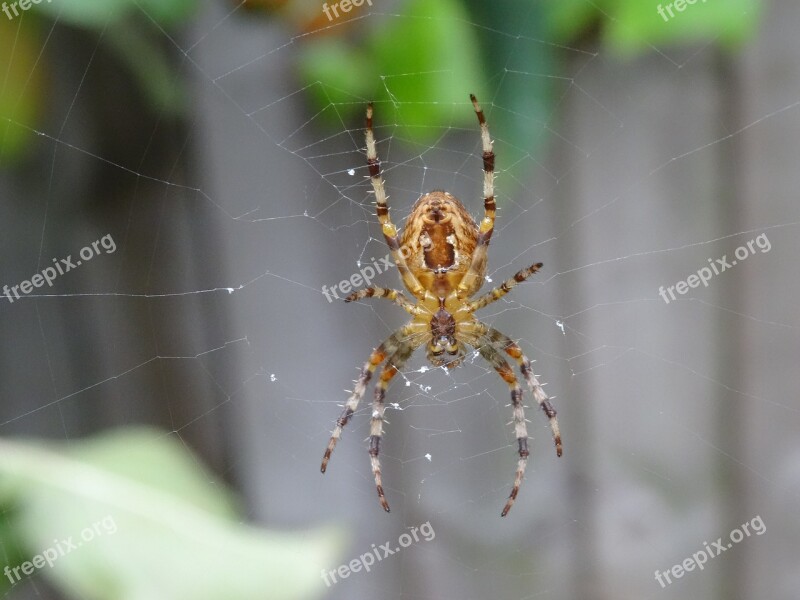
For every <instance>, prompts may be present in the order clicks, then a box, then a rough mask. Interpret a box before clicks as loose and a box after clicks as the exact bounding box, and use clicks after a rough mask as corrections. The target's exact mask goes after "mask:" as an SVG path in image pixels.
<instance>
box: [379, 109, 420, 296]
mask: <svg viewBox="0 0 800 600" xmlns="http://www.w3.org/2000/svg"><path fill="white" fill-rule="evenodd" d="M372 109H373V107H372V102H370V103H369V104H367V129H366V141H367V166H368V167H369V178H370V181H371V182H372V189H373V190H374V192H375V205H376V209H377V210H376V212H377V214H378V221H379V222H380V224H381V229H382V230H383V237H384V238H385V239H386V244H387V245H388V246H389V250H391V252H392V258H394V264H395V266H396V267H397V270H398V271H399V272H400V277H401V278H402V280H403V285H405V286H406V288H408V291H409V292H411V293H412V294H413V295H414V296H415V297H416V298H419V299H423V298H425V297H426V296H428V295H429V294H428V293H427V292H426V290H425V288H424V287H423V285H422V284H421V283H420V282H419V280H418V279H417V278H416V276H415V275H414V274H413V273H412V272H411V270H410V269H409V268H408V265H407V264H406V260H405V258H404V257H403V254H402V253H401V252H400V238H399V236H398V235H397V227H395V225H394V223H392V219H391V217H390V216H389V205H388V203H387V199H388V198H387V196H386V189H385V188H384V187H383V178H382V177H381V162H380V160H379V159H378V150H377V148H376V146H375V133H374V132H373V130H372Z"/></svg>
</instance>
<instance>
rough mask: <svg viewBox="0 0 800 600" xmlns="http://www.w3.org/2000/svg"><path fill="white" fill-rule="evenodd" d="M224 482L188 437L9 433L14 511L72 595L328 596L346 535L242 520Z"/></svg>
mask: <svg viewBox="0 0 800 600" xmlns="http://www.w3.org/2000/svg"><path fill="white" fill-rule="evenodd" d="M213 481H214V477H213V476H212V475H211V474H210V473H208V472H206V471H205V470H204V469H202V468H200V467H199V466H198V463H197V459H196V458H195V457H192V456H191V455H190V454H188V452H187V451H186V450H185V449H184V447H183V445H182V444H180V443H179V442H178V441H177V438H175V437H174V436H167V435H165V434H161V433H159V432H154V431H150V430H134V431H122V432H116V433H111V434H107V435H105V436H102V437H100V438H97V439H94V440H88V441H84V442H77V443H72V444H70V445H69V446H64V447H58V446H53V447H48V446H44V445H41V444H33V443H18V442H9V441H0V489H3V490H5V494H6V496H9V495H10V496H11V498H12V500H13V503H14V506H15V508H16V511H17V513H16V516H14V515H10V514H9V513H5V514H4V518H5V519H8V520H9V521H10V522H11V523H12V526H13V529H14V532H15V534H16V536H17V537H18V538H19V539H20V540H22V541H23V543H24V545H25V547H26V549H27V550H28V551H29V552H30V553H31V555H37V554H41V555H43V556H47V554H45V553H46V552H47V551H48V550H49V551H50V552H49V555H50V556H51V558H52V556H53V553H54V552H56V553H58V556H57V557H56V558H55V559H53V560H51V563H52V566H47V565H45V566H43V567H42V568H41V569H39V571H40V572H41V575H43V576H45V577H47V578H48V579H50V580H51V581H52V582H53V583H54V584H55V585H56V586H57V587H59V588H60V589H62V590H64V591H65V592H66V593H67V595H68V596H69V597H72V598H76V599H81V600H86V599H90V600H101V599H103V600H105V599H108V600H111V599H113V600H145V599H152V598H159V599H161V600H185V599H192V600H219V599H220V598H225V599H226V600H256V599H258V600H263V599H264V598H280V599H282V600H294V599H296V600H301V599H307V598H313V597H318V595H319V593H320V592H321V591H322V590H323V589H324V587H325V586H324V582H323V581H322V579H321V577H320V572H321V570H322V569H323V568H332V566H333V565H335V564H336V562H337V561H336V558H335V551H336V549H337V548H338V546H339V545H340V538H339V536H338V535H337V534H335V533H334V532H332V531H310V532H303V533H301V534H300V533H296V534H292V533H275V532H266V531H263V530H260V529H258V528H256V527H252V526H249V525H246V524H243V523H241V522H240V521H239V519H237V518H236V516H235V514H236V512H235V508H236V502H235V501H234V500H233V498H232V496H231V494H230V493H229V492H228V491H226V490H225V489H224V488H223V487H222V486H221V484H219V483H216V484H215V483H213ZM9 490H10V491H9ZM70 538H72V540H71V541H72V542H73V543H74V544H75V545H76V547H75V548H74V549H69V544H67V543H66V542H65V540H68V539H70ZM65 549H66V552H65V551H64V550H65Z"/></svg>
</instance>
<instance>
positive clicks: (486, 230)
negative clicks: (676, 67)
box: [456, 94, 497, 298]
mask: <svg viewBox="0 0 800 600" xmlns="http://www.w3.org/2000/svg"><path fill="white" fill-rule="evenodd" d="M470 99H471V100H472V106H473V107H474V109H475V114H476V115H477V116H478V123H479V124H480V126H481V145H482V147H483V219H482V220H481V225H480V230H479V233H478V240H477V242H478V243H477V245H476V246H475V251H474V252H473V254H472V261H471V262H470V265H469V270H468V271H467V272H466V273H465V274H464V277H463V278H462V279H461V282H460V283H459V284H458V288H457V289H456V294H457V296H458V297H460V298H468V297H470V296H472V295H473V294H474V293H475V292H477V291H478V290H479V289H481V286H482V285H483V274H484V273H485V272H486V261H487V257H488V254H489V240H491V238H492V233H493V232H494V217H495V213H496V212H497V204H496V202H495V198H494V159H495V154H494V143H493V142H492V138H491V137H490V136H489V125H488V124H487V123H486V117H484V115H483V109H482V108H481V107H480V104H478V100H477V99H476V98H475V96H474V95H472V94H470Z"/></svg>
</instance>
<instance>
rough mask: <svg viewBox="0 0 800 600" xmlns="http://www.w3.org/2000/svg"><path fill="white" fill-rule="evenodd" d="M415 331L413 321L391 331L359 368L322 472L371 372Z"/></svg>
mask: <svg viewBox="0 0 800 600" xmlns="http://www.w3.org/2000/svg"><path fill="white" fill-rule="evenodd" d="M416 333H419V325H418V324H416V323H413V322H412V323H409V324H408V325H405V326H404V327H401V328H400V329H398V330H397V331H395V332H394V333H392V335H390V336H389V337H388V338H386V340H385V341H384V342H383V343H382V344H381V345H380V346H378V347H377V348H375V350H373V351H372V354H370V355H369V359H368V360H367V362H366V363H364V366H363V367H362V368H361V374H360V375H359V377H358V381H356V386H355V387H354V388H353V392H352V394H351V395H350V397H349V398H348V399H347V402H346V403H345V405H344V409H343V410H342V414H341V415H340V416H339V418H338V419H337V420H336V427H335V428H334V430H333V433H332V434H331V439H330V441H329V442H328V447H327V448H326V449H325V455H324V456H323V457H322V466H321V467H320V471H322V472H323V473H324V472H325V470H326V469H327V468H328V461H329V460H330V458H331V454H332V453H333V449H334V448H335V447H336V442H338V441H339V438H340V437H341V436H342V430H343V429H344V427H345V425H347V422H348V421H349V420H350V417H351V416H352V415H353V413H354V412H355V411H356V409H357V408H358V403H359V402H361V398H363V397H364V392H365V391H366V389H367V384H368V383H369V380H370V379H371V378H372V374H373V373H374V372H375V369H377V368H378V365H380V364H381V363H382V362H383V361H384V360H385V359H386V357H387V356H391V355H393V354H394V353H395V352H397V349H398V348H400V347H401V346H403V345H404V344H406V343H407V342H406V340H407V338H408V337H409V336H411V335H414V334H416Z"/></svg>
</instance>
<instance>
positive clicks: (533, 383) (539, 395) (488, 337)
mask: <svg viewBox="0 0 800 600" xmlns="http://www.w3.org/2000/svg"><path fill="white" fill-rule="evenodd" d="M473 330H474V332H475V333H476V334H477V335H478V339H480V340H481V341H482V342H483V343H485V344H486V345H494V346H496V347H498V348H500V349H501V350H503V352H505V353H506V354H508V355H509V356H510V357H511V358H513V359H514V360H515V361H516V362H517V364H518V365H519V370H520V372H521V373H522V376H523V377H525V381H526V382H527V383H528V388H529V389H530V391H531V395H533V397H534V398H535V399H536V402H537V403H538V405H539V408H541V409H542V412H544V414H545V415H546V416H547V418H548V420H549V421H550V431H552V432H553V442H554V443H555V446H556V454H557V455H558V456H561V430H560V429H559V427H558V419H557V418H556V409H555V408H553V405H552V404H551V403H550V398H549V397H548V396H547V393H545V391H544V388H543V387H542V384H541V383H539V380H538V379H537V378H536V375H535V374H534V372H533V367H531V361H530V360H529V359H528V357H527V356H525V354H524V353H523V352H522V348H520V347H519V345H518V344H517V343H516V342H514V340H512V339H511V338H510V337H508V336H507V335H506V334H504V333H502V332H500V331H497V329H492V328H491V327H488V326H486V325H484V324H483V323H481V322H480V321H476V322H475V327H473ZM470 333H472V332H470Z"/></svg>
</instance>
